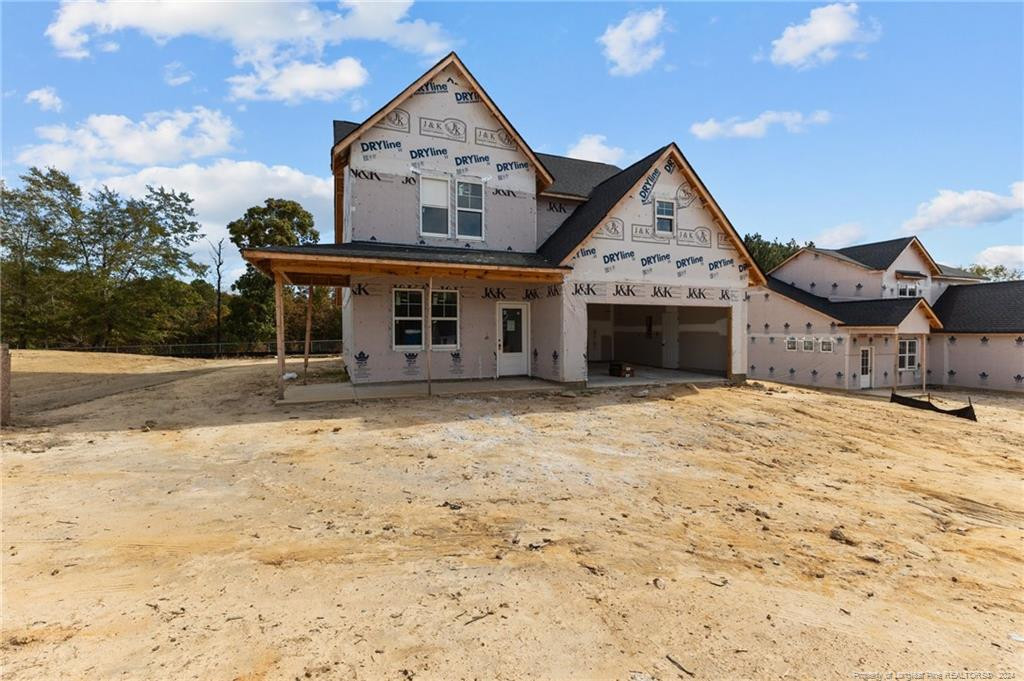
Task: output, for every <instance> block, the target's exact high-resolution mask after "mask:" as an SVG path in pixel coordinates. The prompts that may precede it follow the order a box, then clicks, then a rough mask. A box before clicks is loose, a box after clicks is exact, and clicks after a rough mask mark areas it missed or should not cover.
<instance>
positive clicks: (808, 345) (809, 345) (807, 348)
mask: <svg viewBox="0 0 1024 681" xmlns="http://www.w3.org/2000/svg"><path fill="white" fill-rule="evenodd" d="M803 351H804V352H814V339H813V338H804V339H803Z"/></svg>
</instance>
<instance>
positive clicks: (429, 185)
mask: <svg viewBox="0 0 1024 681" xmlns="http://www.w3.org/2000/svg"><path fill="white" fill-rule="evenodd" d="M420 234H426V235H429V236H448V234H449V230H448V180H439V179H437V178H434V177H421V178H420Z"/></svg>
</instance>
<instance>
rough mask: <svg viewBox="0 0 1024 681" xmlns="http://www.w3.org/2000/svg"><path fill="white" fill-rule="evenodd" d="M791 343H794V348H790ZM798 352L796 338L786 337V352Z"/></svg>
mask: <svg viewBox="0 0 1024 681" xmlns="http://www.w3.org/2000/svg"><path fill="white" fill-rule="evenodd" d="M790 342H792V343H793V347H789V344H790ZM797 350H798V345H797V342H796V336H786V352H796V351H797Z"/></svg>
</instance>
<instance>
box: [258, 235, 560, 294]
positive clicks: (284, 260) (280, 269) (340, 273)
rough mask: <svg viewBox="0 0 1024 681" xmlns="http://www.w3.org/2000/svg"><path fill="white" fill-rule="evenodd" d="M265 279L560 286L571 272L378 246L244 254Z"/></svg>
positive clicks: (540, 261)
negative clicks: (430, 279)
mask: <svg viewBox="0 0 1024 681" xmlns="http://www.w3.org/2000/svg"><path fill="white" fill-rule="evenodd" d="M242 257H243V258H245V260H247V261H248V262H250V263H252V265H253V266H255V267H256V268H258V269H259V270H260V271H262V272H263V273H265V274H267V275H269V276H271V277H273V276H274V275H275V273H280V274H281V275H282V276H283V277H284V279H285V281H287V282H288V283H291V284H299V285H325V286H348V285H349V278H350V277H351V276H352V275H365V276H373V275H378V276H379V275H393V276H424V277H426V276H435V277H451V278H470V279H492V280H503V281H510V280H511V281H538V282H560V281H562V279H563V278H564V277H565V275H566V274H567V273H568V272H569V271H570V270H571V268H569V267H560V266H558V265H553V264H552V263H551V262H550V261H549V260H547V258H545V257H544V256H542V255H540V254H538V253H522V252H516V251H492V250H484V249H478V248H448V247H443V246H423V245H415V244H392V243H382V242H376V241H352V242H348V243H343V244H307V245H303V246H265V247H261V248H246V249H242Z"/></svg>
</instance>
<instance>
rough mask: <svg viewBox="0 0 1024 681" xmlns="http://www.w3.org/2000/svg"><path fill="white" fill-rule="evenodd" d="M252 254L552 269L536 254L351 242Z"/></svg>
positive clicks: (268, 248)
mask: <svg viewBox="0 0 1024 681" xmlns="http://www.w3.org/2000/svg"><path fill="white" fill-rule="evenodd" d="M248 250H250V251H254V252H269V253H296V254H302V255H337V256H349V257H356V258H373V259H375V260H408V261H410V262H438V263H449V264H457V265H497V266H505V267H526V268H545V267H546V268H552V267H557V264H552V263H551V262H549V261H548V260H547V259H546V258H544V256H542V255H540V254H538V253H520V252H517V251H488V250H484V249H480V248H448V247H444V246H420V245H416V244H391V243H384V242H378V241H351V242H349V243H344V244H307V245H304V246H265V247H262V248H252V249H248Z"/></svg>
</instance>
